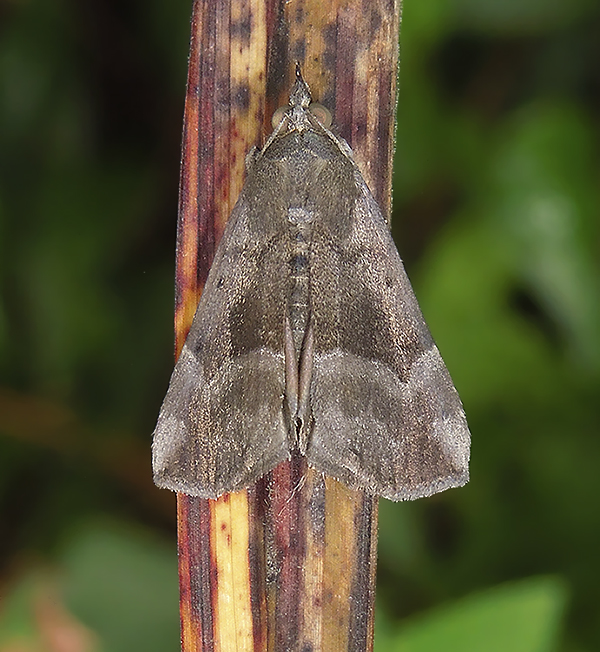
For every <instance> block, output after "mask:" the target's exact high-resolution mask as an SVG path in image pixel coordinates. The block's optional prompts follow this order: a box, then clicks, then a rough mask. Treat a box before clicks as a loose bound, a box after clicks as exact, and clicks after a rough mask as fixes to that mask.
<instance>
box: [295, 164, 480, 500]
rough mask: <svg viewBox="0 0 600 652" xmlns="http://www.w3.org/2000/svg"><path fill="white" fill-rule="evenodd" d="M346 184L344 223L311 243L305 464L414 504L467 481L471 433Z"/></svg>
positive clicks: (409, 300) (384, 251)
mask: <svg viewBox="0 0 600 652" xmlns="http://www.w3.org/2000/svg"><path fill="white" fill-rule="evenodd" d="M352 185H353V186H354V187H353V188H351V190H350V191H349V192H348V193H347V194H348V195H350V196H354V199H353V200H352V201H350V202H349V203H348V204H347V214H345V215H340V216H338V218H337V219H336V220H335V221H334V220H333V219H329V220H325V222H326V223H327V226H326V227H323V228H322V231H321V232H320V233H319V234H318V236H317V237H315V238H314V240H313V247H314V255H313V258H312V260H313V262H312V265H311V306H312V319H313V330H314V338H315V351H314V358H313V366H312V379H311V388H310V400H311V411H312V419H313V424H312V434H311V439H310V443H309V446H308V450H307V453H306V455H307V459H308V462H309V464H311V465H312V466H313V467H315V468H316V469H318V470H320V471H322V472H324V473H326V474H328V475H331V476H333V477H335V478H337V479H339V480H341V481H342V482H344V483H345V484H347V485H349V486H353V487H361V488H364V489H366V490H368V491H370V492H372V493H375V494H378V495H381V496H384V497H386V498H389V499H391V500H412V499H416V498H421V497H424V496H429V495H431V494H433V493H436V492H438V491H443V490H444V489H447V488H449V487H456V486H461V485H463V484H465V483H466V482H467V480H468V460H469V445H470V434H469V430H468V427H467V422H466V418H465V414H464V411H463V407H462V404H461V401H460V398H459V396H458V393H457V391H456V389H455V388H454V385H453V383H452V380H451V378H450V375H449V373H448V370H447V369H446V366H445V365H444V362H443V360H442V358H441V356H440V353H439V351H438V349H437V347H436V345H435V343H434V342H433V339H432V337H431V335H430V333H429V329H428V327H427V325H426V324H425V320H424V319H423V315H422V313H421V310H420V308H419V305H418V303H417V300H416V298H415V295H414V293H413V290H412V287H411V285H410V281H409V280H408V277H407V275H406V272H405V271H404V266H403V264H402V261H401V259H400V256H399V254H398V251H397V249H396V247H395V245H394V242H393V240H392V237H391V234H390V231H389V228H388V226H387V224H386V222H385V220H384V218H383V216H382V214H381V212H380V210H379V208H378V206H377V204H376V202H375V200H374V198H373V197H372V195H371V193H370V191H369V190H368V188H367V186H366V184H365V182H364V180H363V179H362V177H361V176H360V173H359V172H358V170H357V169H356V170H355V174H354V182H353V184H352ZM341 210H345V209H344V204H343V203H342V206H341ZM333 224H336V225H337V226H335V227H334V226H332V225H333ZM335 229H338V230H337V231H336V230H335ZM334 288H335V290H333V289H334Z"/></svg>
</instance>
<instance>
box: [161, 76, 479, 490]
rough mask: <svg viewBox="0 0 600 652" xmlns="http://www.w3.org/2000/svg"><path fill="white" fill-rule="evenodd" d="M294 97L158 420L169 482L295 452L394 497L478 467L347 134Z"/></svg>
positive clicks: (251, 474)
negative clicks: (474, 465)
mask: <svg viewBox="0 0 600 652" xmlns="http://www.w3.org/2000/svg"><path fill="white" fill-rule="evenodd" d="M310 102H311V97H310V93H309V89H308V86H307V85H306V83H305V82H304V81H303V79H302V76H301V75H300V72H299V70H297V79H296V83H295V85H294V88H293V90H292V93H291V97H290V107H289V108H288V109H287V110H286V111H284V112H283V113H282V118H281V120H280V122H279V124H278V125H277V126H276V128H275V130H274V131H273V133H272V134H271V136H270V137H269V139H268V141H267V143H266V144H265V146H264V148H263V149H262V150H261V151H259V152H255V153H254V154H253V155H251V156H250V157H249V158H250V161H249V165H248V173H247V179H246V183H245V185H244V188H243V190H242V192H241V194H240V197H239V200H238V202H237V204H236V206H235V208H234V209H233V212H232V214H231V218H230V219H229V222H228V224H227V227H226V229H225V232H224V234H223V238H222V240H221V243H220V245H219V247H218V249H217V252H216V255H215V259H214V262H213V265H212V268H211V270H210V273H209V276H208V279H207V282H206V286H205V289H204V292H203V294H202V297H201V299H200V303H199V305H198V309H197V311H196V315H195V317H194V320H193V323H192V326H191V329H190V332H189V334H188V337H187V340H186V342H185V345H184V347H183V350H182V352H181V355H180V357H179V360H178V361H177V364H176V366H175V370H174V371H173V375H172V377H171V382H170V385H169V389H168V391H167V395H166V397H165V400H164V402H163V405H162V408H161V410H160V415H159V417H158V423H157V425H156V429H155V431H154V443H153V467H154V479H155V482H156V484H157V485H158V486H159V487H165V488H168V489H172V490H173V491H179V492H182V493H186V494H190V495H194V496H203V497H208V498H216V497H218V496H219V495H221V494H223V493H226V492H230V491H236V490H239V489H242V488H244V487H247V486H249V485H250V484H252V483H253V482H254V481H256V480H257V479H258V478H260V477H261V476H262V475H264V474H265V473H267V472H268V471H270V470H272V469H273V468H274V467H275V466H276V465H277V464H278V463H279V462H281V461H283V460H285V459H287V458H289V456H290V453H291V451H294V450H296V451H299V452H300V453H301V454H303V455H305V456H306V458H307V461H308V463H309V464H310V465H311V466H313V467H314V468H315V469H317V470H318V471H320V472H322V473H325V474H327V475H330V476H332V477H334V478H337V479H338V480H340V481H342V482H344V483H345V484H347V485H349V486H350V487H356V488H363V489H365V490H366V491H368V492H370V493H373V494H377V495H381V496H385V497H386V498H390V499H392V500H405V499H415V498H420V497H422V496H428V495H430V494H433V493H435V492H437V491H442V490H444V489H447V488H449V487H456V486H460V485H463V484H464V483H465V482H467V479H468V459H469V444H470V435H469V430H468V427H467V422H466V419H465V414H464V411H463V408H462V404H461V402H460V399H459V397H458V393H457V392H456V389H455V388H454V385H453V383H452V380H451V378H450V375H449V374H448V371H447V369H446V367H445V365H444V362H443V361H442V358H441V356H440V354H439V351H438V349H437V347H436V345H435V344H434V342H433V339H432V337H431V335H430V333H429V330H428V328H427V325H426V324H425V321H424V319H423V316H422V314H421V311H420V309H419V306H418V304H417V300H416V298H415V295H414V293H413V291H412V288H411V285H410V282H409V280H408V278H407V276H406V273H405V271H404V267H403V265H402V261H401V260H400V256H399V254H398V252H397V250H396V247H395V245H394V243H393V240H392V238H391V235H390V231H389V228H388V226H387V223H386V221H385V219H384V218H383V216H382V214H381V211H380V210H379V208H378V206H377V204H376V202H375V200H374V198H373V196H372V195H371V193H370V192H369V189H368V188H367V185H366V183H365V181H364V180H363V178H362V176H361V174H360V172H359V170H358V168H357V166H356V164H355V163H354V161H353V158H352V152H351V150H350V148H349V147H348V145H347V144H346V142H345V141H343V140H342V139H341V138H339V137H337V136H336V135H334V134H333V133H332V132H331V131H330V130H329V129H328V128H327V127H325V126H324V125H323V124H322V123H320V122H319V121H318V119H317V118H316V117H315V116H314V115H313V114H312V113H311V110H310Z"/></svg>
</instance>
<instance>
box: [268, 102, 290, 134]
mask: <svg viewBox="0 0 600 652" xmlns="http://www.w3.org/2000/svg"><path fill="white" fill-rule="evenodd" d="M289 108H290V107H289V106H280V107H279V108H278V109H277V111H275V113H274V114H273V117H272V118H271V126H272V127H273V129H275V127H277V126H279V123H280V122H281V121H282V120H283V116H284V115H285V114H286V113H287V112H288V111H289Z"/></svg>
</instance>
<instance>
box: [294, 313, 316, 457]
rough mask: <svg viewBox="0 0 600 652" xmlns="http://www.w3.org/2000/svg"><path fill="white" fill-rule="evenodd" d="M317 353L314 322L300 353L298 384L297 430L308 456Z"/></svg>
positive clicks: (310, 325) (305, 337)
mask: <svg viewBox="0 0 600 652" xmlns="http://www.w3.org/2000/svg"><path fill="white" fill-rule="evenodd" d="M314 351H315V336H314V330H313V326H312V321H311V322H310V323H309V326H308V329H307V331H306V335H305V336H304V342H303V343H302V351H301V353H300V365H299V367H300V377H299V384H298V412H297V415H296V429H297V436H298V448H299V449H300V452H301V453H302V455H306V449H307V448H308V434H309V432H310V429H311V423H310V421H311V417H310V381H311V379H312V370H313V356H314Z"/></svg>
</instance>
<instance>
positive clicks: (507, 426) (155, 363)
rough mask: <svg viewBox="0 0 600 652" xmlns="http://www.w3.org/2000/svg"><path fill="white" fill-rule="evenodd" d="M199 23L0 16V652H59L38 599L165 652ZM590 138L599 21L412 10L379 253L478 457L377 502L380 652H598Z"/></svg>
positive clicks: (599, 541)
mask: <svg viewBox="0 0 600 652" xmlns="http://www.w3.org/2000/svg"><path fill="white" fill-rule="evenodd" d="M190 10H191V2H190V1H189V0H170V1H169V2H167V1H165V0H145V1H144V2H141V0H137V1H136V0H127V1H124V0H120V1H118V0H111V1H104V2H103V1H101V0H85V1H83V0H79V1H77V0H70V1H68V0H30V1H29V2H23V1H17V0H11V1H5V2H4V3H3V4H2V5H1V6H0V652H5V650H9V649H13V648H10V645H12V644H13V643H14V641H15V640H19V641H21V643H22V645H29V647H26V648H24V649H27V650H29V649H31V650H34V649H35V650H38V649H39V650H42V649H43V650H46V649H54V648H42V647H35V646H36V645H41V644H40V643H39V637H40V634H39V630H40V623H39V614H38V616H36V613H37V612H36V611H35V608H34V607H33V606H32V605H35V604H37V603H36V602H35V601H36V600H37V599H38V598H39V595H40V592H42V593H43V591H53V590H56V591H57V592H58V593H57V595H60V596H62V598H60V600H62V599H64V600H65V603H66V605H67V607H68V609H69V610H70V611H71V612H72V613H73V614H74V616H75V617H76V618H77V619H78V620H79V621H80V622H81V623H84V624H85V625H86V626H87V627H88V628H89V629H90V630H92V631H93V632H95V633H94V634H93V635H92V636H93V641H94V643H93V644H90V645H92V647H94V646H95V647H94V649H96V648H97V649H101V650H105V651H106V652H121V651H123V652H125V651H126V650H128V651H131V650H145V651H148V652H152V651H153V650H156V651H157V652H158V651H159V650H161V651H169V650H172V651H173V652H175V651H176V650H177V649H178V615H177V585H176V559H175V547H174V525H175V523H174V503H173V499H172V496H171V495H170V494H169V493H168V492H159V491H158V490H155V489H154V488H153V487H152V485H151V484H150V482H149V467H150V459H149V441H150V433H151V432H152V429H153V425H154V421H155V418H156V415H157V411H158V406H159V404H160V401H161V398H162V395H163V393H164V390H165V387H166V383H167V380H168V377H169V373H170V369H171V366H172V310H173V267H174V247H175V215H176V207H177V184H178V166H179V145H180V134H181V118H182V112H183V97H184V85H185V73H186V61H187V48H188V37H189V14H190ZM599 126H600V4H599V3H598V2H593V1H592V0H518V1H517V0H406V2H405V5H404V15H403V25H402V35H401V72H400V100H399V125H398V136H397V152H396V164H395V177H394V235H395V237H396V240H397V243H398V247H399V249H400V253H401V255H402V256H403V258H404V259H405V262H406V266H407V269H408V272H409V275H410V276H411V278H412V280H413V284H414V287H415V291H416V294H417V296H418V298H419V301H420V303H421V306H422V308H423V312H424V313H425V316H426V318H427V320H428V322H429V324H430V327H431V330H432V332H433V335H434V337H435V338H436V340H437V342H438V344H439V347H440V349H441V351H442V354H443V355H444V358H445V360H446V362H447V364H448V367H449V369H450V372H451V373H452V376H453V378H454V380H455V383H456V386H457V388H458V390H459V392H460V394H461V397H462V399H463V402H464V405H465V409H466V412H467V415H468V418H469V424H470V426H471V430H472V434H473V448H472V462H471V482H470V484H469V485H468V486H467V487H466V488H463V489H460V490H452V491H449V492H446V493H444V494H440V495H438V496H435V497H433V498H431V499H427V500H421V501H418V502H416V503H410V504H392V503H390V502H388V501H381V505H380V513H381V518H380V547H379V551H380V559H379V581H378V616H377V638H376V651H377V652H387V651H392V650H397V651H404V652H408V651H414V652H417V651H418V652H428V651H432V652H433V651H434V650H435V651H437V650H440V649H444V650H445V651H446V652H452V651H454V650H460V651H461V652H471V651H473V652H474V651H482V652H483V651H486V652H490V651H491V652H495V651H496V650H498V651H501V650H502V651H510V652H521V651H522V652H529V651H531V652H533V651H536V652H543V651H546V650H564V651H568V652H591V651H593V650H598V649H600V617H599V614H598V612H599V610H600V609H599V607H600V554H599V551H600V509H598V507H597V503H598V497H599V496H600V472H599V470H598V466H599V463H600V438H599V436H598V435H599V434H600V391H599V390H600V274H599V267H600V264H599V262H598V261H599V254H600V237H599V236H600V202H599V180H600V174H599V173H600V168H599ZM36 596H38V597H37V598H36ZM57 600H58V598H57ZM60 600H59V601H60ZM42 629H43V628H42ZM57 649H58V648H57ZM79 649H81V650H82V651H83V650H87V649H88V648H86V647H85V645H83V644H82V646H80V648H79ZM90 649H91V648H90Z"/></svg>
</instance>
